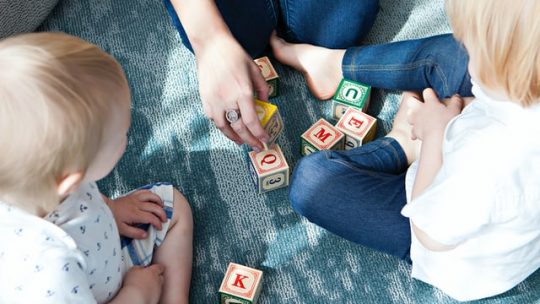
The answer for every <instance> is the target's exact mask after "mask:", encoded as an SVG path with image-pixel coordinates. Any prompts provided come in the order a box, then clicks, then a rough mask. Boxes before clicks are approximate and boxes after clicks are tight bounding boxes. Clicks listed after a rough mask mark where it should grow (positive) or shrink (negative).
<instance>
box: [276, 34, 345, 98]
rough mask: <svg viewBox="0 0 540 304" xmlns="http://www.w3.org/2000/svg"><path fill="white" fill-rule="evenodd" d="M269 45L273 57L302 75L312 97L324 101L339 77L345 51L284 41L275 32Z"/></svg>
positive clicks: (332, 91)
mask: <svg viewBox="0 0 540 304" xmlns="http://www.w3.org/2000/svg"><path fill="white" fill-rule="evenodd" d="M270 45H271V46H272V51H273V53H274V56H275V57H276V59H277V60H279V61H280V62H281V63H283V64H286V65H289V66H291V67H293V68H294V69H296V70H298V71H299V72H301V73H302V74H304V78H305V79H306V83H307V86H308V88H309V90H310V91H311V94H313V96H315V97H316V98H317V99H320V100H327V99H330V98H332V96H334V93H335V92H336V90H337V87H338V85H339V82H340V81H341V78H343V74H342V71H341V62H342V61H343V56H344V55H345V50H333V49H327V48H323V47H318V46H314V45H311V44H294V43H288V42H286V41H285V40H283V39H281V38H279V37H278V36H277V35H276V34H275V33H274V34H273V35H272V37H271V38H270Z"/></svg>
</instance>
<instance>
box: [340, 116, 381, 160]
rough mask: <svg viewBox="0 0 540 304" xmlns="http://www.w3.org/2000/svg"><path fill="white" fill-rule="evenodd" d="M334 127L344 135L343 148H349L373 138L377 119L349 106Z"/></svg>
mask: <svg viewBox="0 0 540 304" xmlns="http://www.w3.org/2000/svg"><path fill="white" fill-rule="evenodd" d="M336 128H337V129H338V130H340V131H341V132H342V133H343V134H344V135H345V150H350V149H353V148H356V147H359V146H361V145H362V144H364V143H366V142H368V141H371V140H373V138H375V134H376V132H377V119H375V118H374V117H371V116H369V115H367V114H366V113H364V112H362V111H359V110H357V109H353V108H349V109H348V110H347V111H346V112H345V114H343V116H342V117H341V119H340V120H339V121H338V122H337V124H336Z"/></svg>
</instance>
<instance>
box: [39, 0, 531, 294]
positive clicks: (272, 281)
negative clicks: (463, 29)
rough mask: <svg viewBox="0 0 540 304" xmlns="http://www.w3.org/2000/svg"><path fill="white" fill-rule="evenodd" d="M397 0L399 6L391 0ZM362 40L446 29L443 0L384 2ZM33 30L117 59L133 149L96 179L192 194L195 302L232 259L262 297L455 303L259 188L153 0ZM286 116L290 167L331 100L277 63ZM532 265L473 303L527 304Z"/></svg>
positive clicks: (68, 10)
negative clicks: (204, 100) (67, 37)
mask: <svg viewBox="0 0 540 304" xmlns="http://www.w3.org/2000/svg"><path fill="white" fill-rule="evenodd" d="M396 3H398V4H396ZM381 6H382V9H381V12H380V15H379V16H378V19H377V22H376V25H375V27H374V29H373V31H372V33H371V35H370V37H369V38H368V40H367V43H379V42H387V41H392V40H402V39H407V38H415V37H423V36H428V35H431V34H438V33H444V32H448V31H449V27H448V24H447V22H446V19H445V15H444V10H443V1H442V0H436V1H435V0H416V1H412V0H410V1H392V0H384V1H381ZM40 30H54V31H64V32H67V33H70V34H73V35H76V36H80V37H82V38H84V39H86V40H89V41H91V42H93V43H95V44H97V45H99V46H101V47H102V48H103V49H105V50H106V51H108V52H109V53H111V54H112V55H114V56H115V57H116V58H117V59H118V60H119V61H120V63H121V64H122V65H123V67H124V69H125V71H126V73H127V76H128V79H129V81H130V84H131V89H132V93H133V110H132V113H133V125H132V128H131V131H130V134H129V146H128V148H127V152H126V154H125V156H124V157H123V159H122V160H121V161H120V163H119V165H118V167H117V168H116V169H115V170H114V171H113V172H112V173H111V175H110V176H109V177H107V178H106V179H105V180H103V181H101V182H100V186H101V189H102V191H103V192H105V193H106V194H109V195H111V196H116V195H119V194H121V193H124V192H126V191H128V190H130V189H133V188H135V187H138V186H141V185H143V184H146V183H149V182H154V181H168V182H172V183H174V184H175V185H176V186H177V187H178V188H179V189H181V190H182V191H183V192H184V194H185V195H186V196H187V198H188V199H189V201H190V203H191V206H192V209H193V213H194V220H195V236H194V237H195V241H194V261H193V279H192V289H191V302H192V303H217V302H218V297H217V290H218V288H219V285H220V283H221V280H222V278H223V275H224V272H225V269H226V268H227V265H228V263H229V262H236V263H240V264H244V265H247V266H251V267H254V268H258V269H260V270H263V271H264V273H265V277H264V279H263V288H262V294H261V296H260V302H259V303H262V304H267V303H272V304H275V303H454V302H455V301H453V300H452V299H450V298H448V297H447V296H445V295H444V294H443V293H441V292H440V291H438V290H437V289H435V288H432V287H430V286H428V285H426V284H424V283H422V282H419V281H416V280H413V279H411V278H410V275H409V272H410V267H409V265H407V264H406V263H404V262H401V261H399V260H397V259H395V258H393V257H390V256H387V255H384V254H381V253H377V252H375V251H372V250H370V249H367V248H362V247H360V246H357V245H355V244H353V243H350V242H348V241H346V240H343V239H341V238H339V237H336V236H334V235H332V234H330V233H328V232H326V231H324V230H322V229H320V228H318V227H316V226H314V225H312V224H310V223H309V222H307V221H306V220H305V219H302V218H300V217H299V216H297V215H296V214H295V213H294V212H293V210H292V209H291V208H290V206H289V202H288V199H287V191H288V190H287V189H286V188H285V189H281V190H277V191H275V192H271V193H269V194H266V195H258V194H257V193H256V190H255V188H254V187H253V184H252V181H251V180H250V175H249V171H248V170H247V163H246V161H245V153H246V149H245V148H240V147H237V146H236V145H234V144H233V143H232V142H229V141H228V140H226V138H225V137H224V136H222V135H221V133H220V132H219V131H218V130H217V129H216V128H215V127H214V126H213V125H212V124H211V123H209V121H208V120H207V119H206V118H205V116H204V114H203V111H202V107H201V103H200V97H199V95H198V89H197V88H198V82H197V75H196V69H195V61H194V57H193V56H192V55H191V54H190V53H189V52H188V51H187V49H185V48H184V47H183V46H182V44H181V43H180V39H179V36H178V34H177V33H176V31H175V30H174V28H173V26H172V24H171V22H170V19H169V16H168V15H167V12H166V10H165V8H164V6H163V5H162V3H161V1H160V0H99V1H90V0H78V1H61V2H60V3H59V5H58V6H57V7H56V9H55V10H54V12H53V14H52V15H51V16H50V17H49V19H48V20H47V21H46V22H45V24H44V25H42V27H41V28H40ZM276 69H277V71H278V73H279V74H280V75H281V93H282V95H281V96H280V97H279V98H277V99H274V100H273V102H275V103H276V104H277V105H278V107H279V109H280V112H281V115H282V117H283V119H284V123H285V130H284V133H283V135H282V136H281V137H280V138H279V140H278V143H279V144H280V145H281V147H282V149H283V151H284V153H285V156H286V157H287V159H288V161H289V165H291V166H292V167H294V165H295V163H296V162H297V161H298V160H299V158H300V153H299V151H300V135H301V133H302V132H303V131H304V130H306V129H307V128H308V126H310V125H311V124H312V123H313V122H315V121H316V120H317V119H318V118H320V117H328V116H329V112H330V103H328V102H319V101H315V100H314V99H313V97H312V96H311V95H310V93H309V92H308V91H307V89H306V86H305V84H304V81H303V78H302V77H301V75H300V74H299V73H297V72H295V71H293V70H291V69H289V68H287V67H284V66H281V65H276ZM398 96H399V95H398V94H397V92H381V91H376V92H375V94H374V95H373V100H372V105H371V108H370V110H369V112H370V113H371V114H372V115H373V116H377V118H378V119H379V126H380V132H379V135H381V134H383V133H384V132H386V131H387V130H388V127H389V125H390V124H391V122H392V117H393V115H394V113H395V110H396V107H397V103H398V100H399V99H398ZM539 298H540V273H538V272H537V273H536V274H534V275H533V276H531V277H530V278H529V279H528V280H527V281H525V282H524V283H522V284H520V285H519V286H518V287H517V288H514V289H513V290H511V291H510V292H508V293H506V294H504V295H501V296H498V297H495V298H492V299H487V300H483V301H479V302H478V303H534V302H538V300H537V299H539Z"/></svg>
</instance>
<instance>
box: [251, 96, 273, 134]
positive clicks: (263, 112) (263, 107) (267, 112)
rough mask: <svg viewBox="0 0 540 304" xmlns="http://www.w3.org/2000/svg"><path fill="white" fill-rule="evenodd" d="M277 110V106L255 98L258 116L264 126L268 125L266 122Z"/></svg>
mask: <svg viewBox="0 0 540 304" xmlns="http://www.w3.org/2000/svg"><path fill="white" fill-rule="evenodd" d="M277 110H278V108H277V106H275V105H273V104H271V103H268V102H266V101H262V100H258V99H255V111H256V112H257V116H259V120H260V121H261V125H262V126H263V127H266V124H267V123H268V121H269V120H270V118H272V116H273V115H274V114H275V113H276V112H277Z"/></svg>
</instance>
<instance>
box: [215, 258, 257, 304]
mask: <svg viewBox="0 0 540 304" xmlns="http://www.w3.org/2000/svg"><path fill="white" fill-rule="evenodd" d="M262 277H263V272H262V271H260V270H257V269H253V268H249V267H246V266H243V265H239V264H235V263H229V267H228V268H227V272H226V273H225V277H224V278H223V281H222V282H221V287H220V288H219V303H220V304H256V303H257V298H258V297H259V294H260V292H261V280H262Z"/></svg>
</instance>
